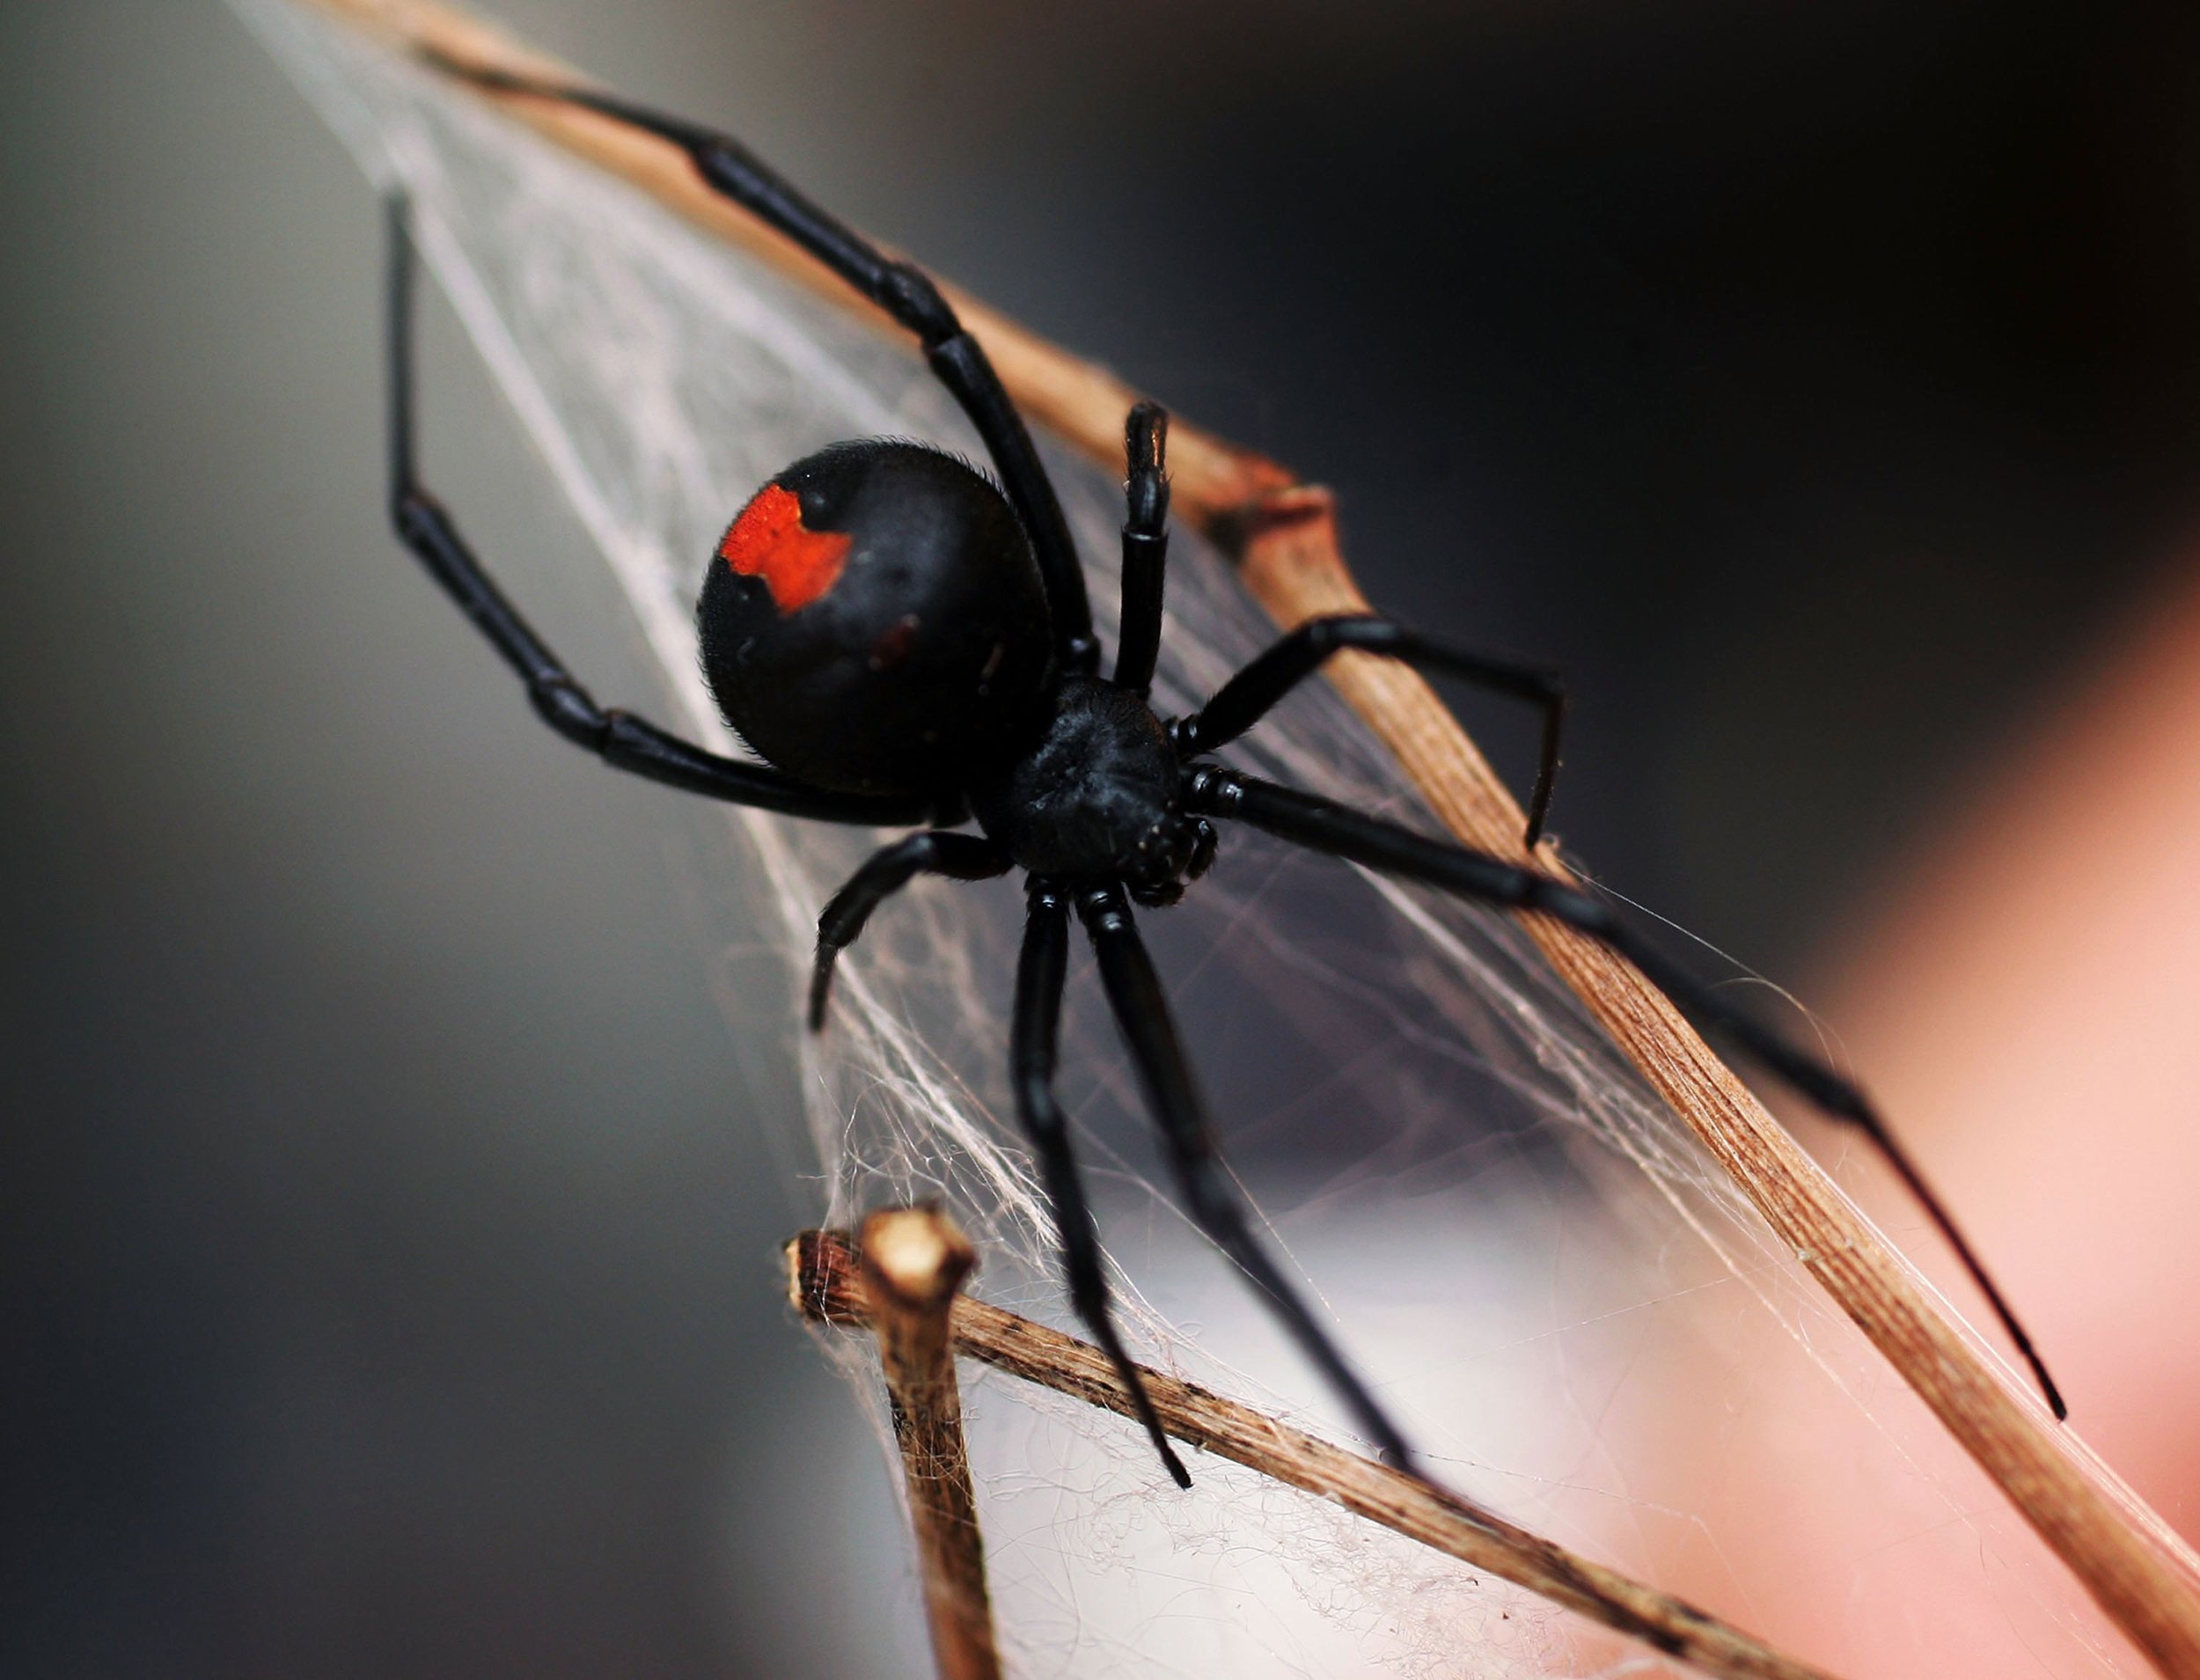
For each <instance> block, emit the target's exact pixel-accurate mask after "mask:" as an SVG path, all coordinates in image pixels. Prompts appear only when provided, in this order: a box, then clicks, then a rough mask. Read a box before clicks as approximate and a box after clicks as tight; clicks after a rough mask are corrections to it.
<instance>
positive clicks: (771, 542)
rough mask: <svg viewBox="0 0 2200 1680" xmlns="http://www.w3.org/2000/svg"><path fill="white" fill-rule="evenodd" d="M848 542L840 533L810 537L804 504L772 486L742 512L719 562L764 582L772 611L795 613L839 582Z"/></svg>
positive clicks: (813, 533) (721, 546)
mask: <svg viewBox="0 0 2200 1680" xmlns="http://www.w3.org/2000/svg"><path fill="white" fill-rule="evenodd" d="M849 541H850V539H849V538H847V537H846V536H843V535H842V534H841V533H840V532H837V531H805V530H804V529H803V523H802V501H801V499H800V498H799V497H798V496H796V495H795V493H794V492H793V491H792V490H789V489H786V488H782V487H781V486H780V485H777V484H767V485H766V486H765V487H764V488H762V489H761V490H759V491H758V492H757V495H756V500H755V501H753V502H752V503H749V505H748V506H747V507H745V508H744V509H742V510H741V517H739V518H738V519H736V520H735V521H734V522H733V526H732V529H730V531H728V532H726V535H725V540H724V541H722V542H721V543H720V544H719V545H718V558H719V559H721V560H722V561H725V562H726V564H728V565H729V566H730V567H732V568H733V569H734V570H736V571H737V572H739V573H740V574H741V575H742V576H744V577H760V578H762V579H763V580H764V587H765V588H766V589H768V590H770V591H772V605H774V606H776V607H778V608H779V610H780V611H781V612H782V613H793V612H796V611H798V610H799V609H801V608H803V607H805V606H808V605H810V602H812V601H814V600H816V599H817V598H818V597H819V596H820V595H823V594H825V592H826V591H828V590H830V589H831V588H832V586H833V585H834V584H835V583H839V582H840V568H841V567H842V566H844V565H845V564H847V557H848V543H849Z"/></svg>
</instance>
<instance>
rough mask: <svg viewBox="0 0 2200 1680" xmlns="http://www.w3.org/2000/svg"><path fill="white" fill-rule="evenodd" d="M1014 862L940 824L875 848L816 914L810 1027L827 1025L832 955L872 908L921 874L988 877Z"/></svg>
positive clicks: (1002, 872) (984, 842) (971, 878)
mask: <svg viewBox="0 0 2200 1680" xmlns="http://www.w3.org/2000/svg"><path fill="white" fill-rule="evenodd" d="M1010 867H1011V866H1010V863H1009V861H1008V854H1007V853H1006V852H1004V851H1002V850H1001V848H1000V847H997V846H995V845H994V843H993V842H992V841H991V840H983V839H980V838H979V836H978V835H975V834H950V833H947V832H946V831H945V830H942V829H936V828H935V829H929V830H927V831H926V832H925V833H921V834H912V835H910V836H909V837H908V838H907V839H906V840H896V841H895V842H894V843H893V844H892V845H891V846H889V847H885V848H884V850H882V851H877V852H874V853H872V854H871V855H870V856H869V858H868V859H867V860H865V862H864V864H863V867H862V869H858V870H856V872H855V873H854V875H853V876H851V877H849V878H848V883H847V885H846V886H844V887H842V888H841V889H840V891H838V892H836V893H834V894H833V895H832V899H831V900H830V901H828V902H827V904H826V905H825V911H824V913H823V914H821V915H819V916H818V963H817V966H816V968H814V969H813V970H812V971H811V972H810V1031H812V1032H820V1031H824V1029H825V1004H826V1002H827V1001H828V1000H829V999H830V997H831V995H832V963H833V959H834V958H835V957H838V956H840V953H841V952H842V951H844V950H847V948H848V947H849V946H850V945H853V944H854V943H855V941H856V937H857V935H860V934H861V933H862V931H863V924H864V923H865V922H867V921H869V920H870V919H871V912H872V911H874V910H876V909H877V908H878V906H880V905H882V904H884V903H885V902H886V900H887V899H891V898H892V897H893V896H894V894H895V893H897V892H898V891H901V890H902V888H904V887H906V886H907V885H908V884H909V883H910V882H911V881H912V880H913V879H915V878H916V877H918V876H920V875H944V876H946V877H948V878H949V879H950V880H952V881H990V880H992V879H993V878H994V877H995V876H999V875H1006V874H1008V870H1009V868H1010Z"/></svg>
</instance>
